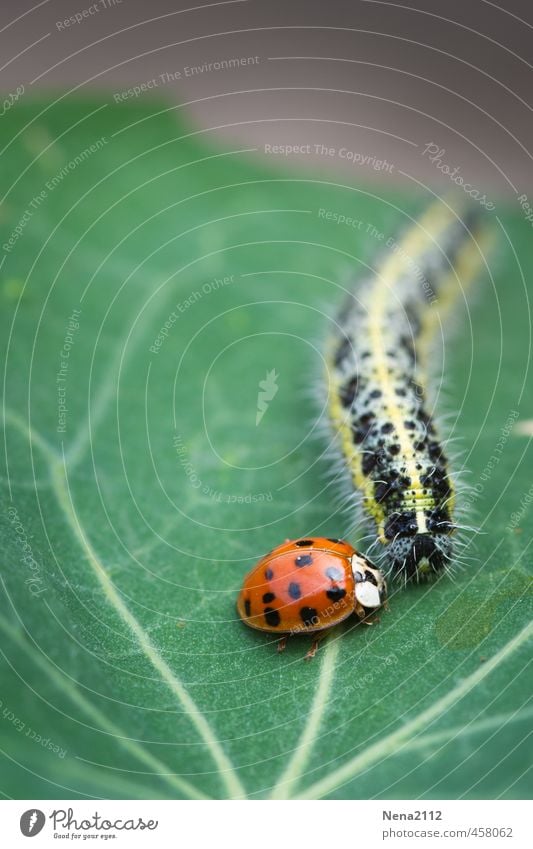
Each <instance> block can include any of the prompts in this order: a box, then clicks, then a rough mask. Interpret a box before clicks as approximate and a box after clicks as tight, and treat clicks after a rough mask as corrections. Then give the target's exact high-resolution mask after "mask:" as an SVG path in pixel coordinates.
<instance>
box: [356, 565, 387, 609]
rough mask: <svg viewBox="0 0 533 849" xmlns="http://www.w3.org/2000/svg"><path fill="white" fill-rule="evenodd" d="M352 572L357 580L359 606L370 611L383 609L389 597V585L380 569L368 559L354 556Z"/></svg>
mask: <svg viewBox="0 0 533 849" xmlns="http://www.w3.org/2000/svg"><path fill="white" fill-rule="evenodd" d="M352 571H353V576H354V580H355V598H356V599H357V601H358V602H359V604H362V605H363V607H364V608H367V609H369V610H374V609H375V608H376V607H381V605H382V604H383V603H384V601H385V599H386V597H387V584H386V582H385V578H384V577H383V574H382V573H381V572H380V571H379V569H376V567H375V566H374V565H373V564H372V563H371V562H370V560H367V558H366V557H362V555H360V554H354V555H353V557H352Z"/></svg>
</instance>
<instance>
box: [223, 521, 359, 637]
mask: <svg viewBox="0 0 533 849" xmlns="http://www.w3.org/2000/svg"><path fill="white" fill-rule="evenodd" d="M354 554H356V551H355V549H354V548H352V546H351V545H350V544H349V543H347V542H344V541H343V540H337V539H326V538H325V537H315V538H313V539H298V540H291V541H289V542H286V543H283V545H279V546H278V547H277V548H275V549H274V550H273V551H271V552H270V553H269V554H267V555H266V557H263V559H262V560H260V561H259V563H258V564H257V565H256V566H255V567H254V568H253V569H252V570H251V572H248V574H247V575H246V577H245V578H244V582H243V585H242V589H241V591H240V593H239V598H238V600H237V610H238V612H239V616H240V617H241V619H242V620H243V621H244V622H245V623H246V624H247V625H249V626H250V627H251V628H257V630H259V631H270V632H271V633H278V634H286V633H291V634H298V633H302V634H304V633H305V634H307V633H312V632H314V631H323V630H325V629H326V628H331V627H333V626H334V625H337V624H338V623H339V622H342V621H343V620H344V619H346V618H347V617H348V616H350V614H351V613H353V612H354V610H355V606H356V602H355V599H354V585H355V582H354V577H353V572H352V563H351V558H352V557H353V555H354Z"/></svg>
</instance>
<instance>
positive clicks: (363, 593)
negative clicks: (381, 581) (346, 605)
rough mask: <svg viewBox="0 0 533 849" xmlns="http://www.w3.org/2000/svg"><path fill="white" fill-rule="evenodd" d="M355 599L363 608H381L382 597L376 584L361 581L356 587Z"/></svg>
mask: <svg viewBox="0 0 533 849" xmlns="http://www.w3.org/2000/svg"><path fill="white" fill-rule="evenodd" d="M355 597H356V599H357V601H358V602H359V604H362V605H363V607H380V606H381V596H380V594H379V590H378V588H377V587H376V585H375V584H372V583H371V582H370V581H361V582H360V583H357V584H356V585H355Z"/></svg>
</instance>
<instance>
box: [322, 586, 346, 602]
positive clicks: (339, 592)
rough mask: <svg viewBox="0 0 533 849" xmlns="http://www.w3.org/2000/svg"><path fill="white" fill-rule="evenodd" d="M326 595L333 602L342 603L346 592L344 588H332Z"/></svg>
mask: <svg viewBox="0 0 533 849" xmlns="http://www.w3.org/2000/svg"><path fill="white" fill-rule="evenodd" d="M326 595H327V597H328V598H330V599H331V601H340V600H341V599H342V598H344V596H345V595H346V590H343V589H342V587H332V588H331V589H330V590H326Z"/></svg>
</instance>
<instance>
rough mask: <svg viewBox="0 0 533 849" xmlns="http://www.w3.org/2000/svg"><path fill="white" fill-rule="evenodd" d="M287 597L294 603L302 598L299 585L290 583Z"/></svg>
mask: <svg viewBox="0 0 533 849" xmlns="http://www.w3.org/2000/svg"><path fill="white" fill-rule="evenodd" d="M289 595H290V597H291V598H293V599H294V600H295V601H296V599H299V598H301V597H302V590H301V588H300V584H297V583H296V582H295V581H291V583H290V584H289Z"/></svg>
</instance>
